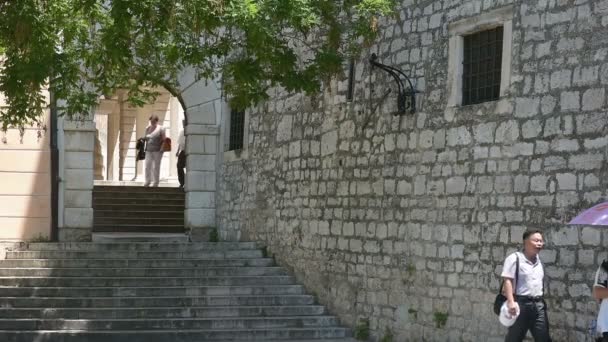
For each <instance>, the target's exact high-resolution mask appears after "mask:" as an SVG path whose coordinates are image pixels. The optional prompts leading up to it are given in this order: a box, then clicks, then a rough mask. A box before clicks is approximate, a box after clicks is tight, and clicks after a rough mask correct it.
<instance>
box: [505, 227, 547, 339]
mask: <svg viewBox="0 0 608 342" xmlns="http://www.w3.org/2000/svg"><path fill="white" fill-rule="evenodd" d="M523 240H524V250H523V251H522V252H515V253H512V254H511V255H509V256H508V257H507V258H506V259H505V263H504V266H503V268H502V274H501V277H502V278H503V281H504V287H503V289H504V295H505V297H507V307H508V308H509V313H510V314H511V315H516V314H517V305H519V316H518V317H517V320H516V321H515V323H514V324H513V325H512V326H510V327H509V331H508V332H507V336H506V337H505V342H521V341H523V340H524V338H525V337H526V333H527V332H528V330H530V332H531V333H532V336H533V337H534V341H535V342H549V341H551V338H550V337H549V323H548V321H547V305H546V304H545V300H544V299H543V295H544V290H543V287H544V282H543V278H544V276H545V272H544V269H543V264H542V263H541V262H540V258H539V256H538V253H539V252H540V250H541V249H542V248H543V246H544V241H543V235H542V233H541V232H540V231H538V230H527V231H526V232H524V234H523ZM516 302H517V305H515V303H516Z"/></svg>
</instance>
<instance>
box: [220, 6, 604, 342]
mask: <svg viewBox="0 0 608 342" xmlns="http://www.w3.org/2000/svg"><path fill="white" fill-rule="evenodd" d="M510 5H511V6H513V13H512V16H513V32H512V51H508V52H507V53H510V54H511V56H512V63H511V74H510V79H511V82H510V85H509V87H508V89H507V92H506V95H505V96H504V97H502V98H501V99H500V100H499V101H494V102H488V103H482V104H477V105H470V106H463V107H451V108H447V105H446V104H447V101H448V99H447V97H448V74H447V73H448V51H449V44H448V41H449V32H450V31H449V24H451V23H453V22H455V21H458V20H461V19H466V18H474V17H476V16H478V15H481V14H483V13H487V12H488V11H492V10H496V9H500V8H504V7H505V6H510ZM606 14H608V2H607V1H587V0H580V1H516V0H484V1H481V0H463V1H452V0H435V1H418V2H414V1H411V0H403V2H402V7H401V8H400V9H399V16H398V19H395V18H394V19H387V20H385V21H383V22H382V24H381V27H382V31H381V40H380V41H379V42H378V44H377V45H376V46H375V47H373V48H372V49H370V50H369V51H370V52H375V53H378V55H379V56H380V60H381V61H383V62H384V63H386V64H389V65H393V66H396V67H399V68H400V69H401V70H404V71H405V72H406V73H407V74H409V75H410V76H411V77H412V79H413V82H414V84H415V87H416V90H418V91H419V92H420V93H419V94H418V98H417V99H418V108H417V112H416V113H415V114H407V115H405V116H393V115H391V114H392V113H393V112H394V111H395V109H396V108H395V92H394V90H393V92H391V93H389V94H388V96H386V97H384V94H385V93H386V89H387V88H389V87H390V86H391V85H392V80H391V79H390V78H389V77H388V76H387V75H386V74H383V73H382V72H381V71H379V70H377V69H374V70H372V69H371V68H370V66H369V64H368V63H367V58H368V57H369V56H362V58H361V59H360V60H359V62H358V63H357V75H358V77H357V82H356V83H355V90H356V94H355V97H354V98H355V100H353V101H352V102H346V97H345V92H346V89H347V80H346V79H341V78H340V79H338V80H334V81H332V82H330V83H329V84H328V88H329V89H327V90H326V92H325V94H322V95H319V96H317V97H315V98H310V99H306V98H304V97H303V96H301V95H296V96H289V95H288V94H286V93H285V92H284V91H281V90H274V91H273V92H272V93H271V98H272V101H270V102H269V103H267V104H266V105H264V106H263V107H260V108H257V109H254V110H252V111H251V112H250V113H249V115H250V121H249V123H250V124H249V127H247V129H248V132H249V142H250V144H249V146H248V148H249V156H248V158H243V159H242V160H238V161H235V162H230V163H225V164H224V165H223V166H222V168H221V174H220V175H219V176H218V177H219V181H218V187H219V189H218V195H217V205H218V217H219V225H220V229H221V234H222V236H223V237H233V238H241V239H245V240H259V241H264V242H265V243H266V244H267V245H268V247H269V251H270V252H271V253H273V254H276V255H277V260H278V261H279V262H281V263H283V264H285V265H288V266H289V267H290V268H291V269H292V270H293V271H294V272H295V273H296V275H297V276H298V278H300V279H301V280H302V281H303V282H304V283H305V284H306V286H307V287H309V288H310V289H312V290H314V291H315V292H316V293H317V295H318V297H319V299H320V300H321V301H322V302H323V303H326V304H328V305H329V307H330V309H331V310H332V312H335V313H337V314H338V315H339V316H340V317H341V318H342V319H343V320H344V321H345V322H347V323H349V324H350V325H351V326H354V325H356V322H357V320H358V319H361V318H368V319H369V320H370V326H371V329H372V331H373V332H374V334H375V336H378V337H380V336H382V334H383V333H384V332H385V331H386V329H390V330H391V331H392V332H393V333H394V334H395V340H396V341H423V340H426V341H501V340H502V337H501V336H503V335H504V333H505V329H504V328H503V327H502V326H501V325H500V324H499V323H498V322H497V319H496V317H495V316H494V314H493V313H492V312H491V303H492V301H493V298H494V296H495V293H496V291H497V289H498V285H499V283H498V277H497V274H498V273H499V272H500V269H501V267H502V262H503V260H504V257H505V256H506V254H507V253H509V252H511V251H513V250H515V249H516V248H518V245H519V244H520V242H521V235H522V233H523V232H524V230H525V229H526V228H541V229H544V230H545V231H546V232H547V240H548V249H547V250H546V251H545V252H543V254H542V258H543V260H544V262H545V264H546V266H547V268H546V271H547V274H548V278H547V285H548V289H549V293H548V302H549V305H550V309H551V310H550V313H549V315H550V317H551V326H552V331H553V338H554V340H555V341H583V340H584V338H585V336H586V334H587V329H588V326H589V323H590V321H591V320H592V318H593V317H594V315H595V314H596V311H595V310H596V305H595V304H594V302H593V300H592V299H591V298H590V284H591V282H592V277H593V272H594V271H595V268H596V266H595V265H597V263H598V262H600V261H601V259H602V258H606V257H607V256H608V255H607V253H605V252H603V251H602V248H601V247H602V246H608V234H607V233H605V232H603V231H601V230H597V229H595V228H591V227H584V228H581V227H562V225H563V224H564V223H567V222H568V221H569V220H570V219H571V218H572V217H573V215H574V214H576V213H577V212H579V211H580V209H581V208H585V207H588V206H590V205H591V204H593V202H597V201H601V200H602V199H603V198H604V196H605V195H606V185H607V184H606V182H607V180H606V177H605V172H606V170H605V168H606V166H605V165H606V154H605V148H606V146H607V140H606V138H605V135H606V132H605V130H606V123H607V122H608V120H607V115H606V98H605V97H606V90H605V88H606V86H608V62H607V61H606V57H607V56H608V53H607V51H608V42H607V41H606V39H605V38H604V37H606V36H608V20H603V19H602V17H604V16H605V15H606ZM370 87H371V88H370ZM438 313H446V314H447V317H448V319H447V322H446V325H445V327H442V328H438V327H437V325H436V322H435V321H434V317H436V316H437V314H438Z"/></svg>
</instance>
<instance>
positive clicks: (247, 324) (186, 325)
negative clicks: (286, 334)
mask: <svg viewBox="0 0 608 342" xmlns="http://www.w3.org/2000/svg"><path fill="white" fill-rule="evenodd" d="M337 324H338V320H337V319H336V318H335V317H333V316H291V317H287V316H282V317H221V318H166V319H154V318H147V319H103V320H101V319H59V320H56V319H30V318H26V319H0V330H97V331H99V330H167V329H180V330H189V329H276V328H311V327H314V328H319V327H332V326H336V325H337Z"/></svg>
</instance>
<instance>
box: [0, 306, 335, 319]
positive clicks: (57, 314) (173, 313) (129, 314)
mask: <svg viewBox="0 0 608 342" xmlns="http://www.w3.org/2000/svg"><path fill="white" fill-rule="evenodd" d="M324 314H326V310H325V307H324V306H322V305H276V306H253V305H250V306H234V305H232V306H213V307H209V306H205V307H200V306H199V307H197V306H193V307H187V308H185V307H175V306H171V307H146V308H116V307H112V308H0V318H46V319H104V318H114V319H120V318H172V317H183V318H189V317H200V318H214V317H251V316H259V317H269V316H294V315H297V316H314V315H324Z"/></svg>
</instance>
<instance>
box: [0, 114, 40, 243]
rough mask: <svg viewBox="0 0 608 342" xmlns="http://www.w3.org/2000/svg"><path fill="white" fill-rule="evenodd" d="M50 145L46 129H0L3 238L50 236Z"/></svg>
mask: <svg viewBox="0 0 608 342" xmlns="http://www.w3.org/2000/svg"><path fill="white" fill-rule="evenodd" d="M47 118H48V116H47ZM45 121H48V120H45ZM46 126H47V127H49V125H48V122H47V125H46ZM49 146H50V133H49V132H48V131H44V129H39V128H27V129H26V130H25V132H24V134H23V136H20V134H19V131H18V130H16V129H10V130H8V131H7V132H6V133H0V240H12V239H16V240H27V239H31V238H34V237H39V236H43V237H48V236H49V234H50V226H51V198H50V195H51V182H50V171H51V154H50V148H49Z"/></svg>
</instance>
